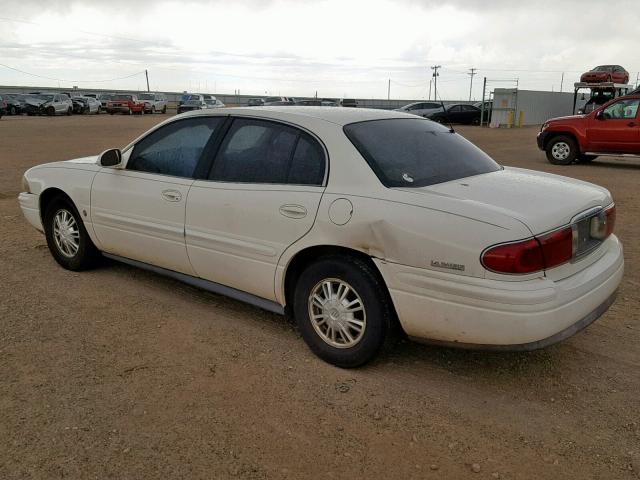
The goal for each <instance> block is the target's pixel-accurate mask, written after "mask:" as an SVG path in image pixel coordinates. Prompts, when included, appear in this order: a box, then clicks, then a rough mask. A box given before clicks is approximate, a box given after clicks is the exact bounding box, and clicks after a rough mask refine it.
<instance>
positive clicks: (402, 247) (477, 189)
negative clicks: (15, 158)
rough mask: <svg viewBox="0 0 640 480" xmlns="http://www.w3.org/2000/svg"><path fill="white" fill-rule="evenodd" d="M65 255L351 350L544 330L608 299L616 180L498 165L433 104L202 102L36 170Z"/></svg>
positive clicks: (583, 316) (343, 356) (56, 248)
mask: <svg viewBox="0 0 640 480" xmlns="http://www.w3.org/2000/svg"><path fill="white" fill-rule="evenodd" d="M23 189H24V192H23V193H21V194H20V197H19V201H20V205H21V207H22V210H23V212H24V215H25V216H26V218H27V219H28V220H29V222H30V223H31V224H32V225H33V226H34V227H35V228H37V229H38V230H40V231H43V232H44V234H45V235H46V238H47V243H48V245H49V248H50V250H51V253H52V255H53V257H54V258H55V260H56V261H57V262H58V263H59V264H60V265H62V266H63V267H65V268H68V269H71V270H82V269H85V268H88V267H91V266H93V265H95V264H96V261H97V260H98V259H99V257H100V255H104V256H107V257H109V258H112V259H117V260H120V261H123V262H125V263H128V264H131V265H135V266H138V267H142V268H146V269H149V270H152V271H154V272H157V273H160V274H165V275H168V276H171V277H174V278H177V279H179V280H182V281H184V282H187V283H190V284H192V285H196V286H199V287H201V288H204V289H207V290H210V291H213V292H217V293H222V294H225V295H228V296H230V297H233V298H237V299H240V300H242V301H245V302H249V303H251V304H254V305H257V306H259V307H261V308H264V309H267V310H270V311H273V312H278V313H281V314H284V313H288V314H292V315H293V316H294V317H295V319H296V321H297V324H298V326H299V328H300V331H301V333H302V336H303V337H304V339H305V341H306V342H307V344H308V345H309V347H310V348H311V349H312V350H313V351H314V352H315V353H316V354H317V355H319V356H320V357H321V358H323V359H325V360H326V361H328V362H331V363H333V364H335V365H338V366H341V367H354V366H358V365H361V364H363V363H364V362H366V361H368V360H369V359H371V358H372V357H374V356H375V354H376V353H377V352H378V350H379V349H380V347H381V346H382V344H383V342H384V340H385V336H386V334H387V331H388V330H389V327H390V326H391V324H392V323H393V322H399V324H400V326H401V327H402V329H403V330H404V331H405V332H406V334H407V335H408V336H409V337H411V338H416V339H422V340H428V341H431V342H438V343H443V344H447V345H458V346H465V347H481V348H485V349H499V350H532V349H537V348H541V347H544V346H547V345H550V344H552V343H555V342H558V341H560V340H563V339H565V338H567V337H568V336H570V335H572V334H574V333H576V332H577V331H579V330H580V329H582V328H584V327H585V326H587V325H589V324H590V323H591V322H593V321H594V320H595V319H596V318H598V317H599V316H600V315H601V314H602V313H603V312H605V311H606V310H607V308H608V307H609V306H610V305H611V303H612V302H613V299H614V296H615V292H616V289H617V287H618V285H619V283H620V280H621V278H622V274H623V255H622V246H621V244H620V242H619V241H618V239H617V238H616V236H615V235H613V234H612V231H613V226H614V222H615V206H614V203H613V200H612V198H611V195H610V193H609V192H608V191H607V190H605V189H604V188H601V187H598V186H596V185H592V184H589V183H585V182H581V181H578V180H573V179H570V178H566V177H560V176H556V175H551V174H546V173H539V172H533V171H528V170H522V169H518V168H508V167H502V166H500V165H498V164H497V163H496V162H495V161H493V160H492V159H491V158H490V157H489V156H487V155H486V154H485V153H483V152H482V151H481V150H479V149H478V148H477V147H475V146H474V145H473V144H471V143H470V142H468V141H467V140H465V139H464V138H462V137H461V136H460V135H458V134H456V133H454V132H452V131H451V130H449V129H448V128H446V127H444V126H442V125H439V124H437V123H435V122H432V121H429V120H426V119H423V118H419V117H416V116H414V115H410V114H405V113H401V112H387V111H380V110H369V109H346V108H345V109H336V108H329V107H326V108H324V107H291V106H286V107H264V108H260V109H255V108H228V109H224V110H202V111H196V112H191V113H187V114H184V115H179V116H176V117H173V118H171V119H169V120H167V121H165V122H163V123H161V124H159V125H158V126H156V127H154V128H153V129H151V130H150V131H148V132H147V133H145V134H144V135H142V136H141V137H139V138H137V139H136V140H134V141H133V142H132V143H131V144H129V145H128V146H126V147H125V148H124V149H122V150H119V149H113V150H107V151H106V152H103V153H102V154H101V155H99V156H93V157H87V158H80V159H76V160H70V161H66V162H54V163H48V164H44V165H40V166H37V167H34V168H32V169H30V170H29V171H27V172H26V173H25V176H24V180H23Z"/></svg>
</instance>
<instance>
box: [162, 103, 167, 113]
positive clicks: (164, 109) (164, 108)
mask: <svg viewBox="0 0 640 480" xmlns="http://www.w3.org/2000/svg"><path fill="white" fill-rule="evenodd" d="M162 113H167V106H166V105H165V106H164V107H162Z"/></svg>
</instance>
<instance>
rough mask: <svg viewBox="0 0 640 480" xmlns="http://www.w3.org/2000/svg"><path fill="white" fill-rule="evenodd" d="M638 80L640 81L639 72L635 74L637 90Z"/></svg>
mask: <svg viewBox="0 0 640 480" xmlns="http://www.w3.org/2000/svg"><path fill="white" fill-rule="evenodd" d="M638 80H640V72H638V73H636V88H638Z"/></svg>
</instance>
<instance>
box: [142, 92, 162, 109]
mask: <svg viewBox="0 0 640 480" xmlns="http://www.w3.org/2000/svg"><path fill="white" fill-rule="evenodd" d="M138 100H140V101H141V102H144V113H156V112H159V113H167V97H166V95H165V94H164V93H140V94H138Z"/></svg>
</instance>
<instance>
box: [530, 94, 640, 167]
mask: <svg viewBox="0 0 640 480" xmlns="http://www.w3.org/2000/svg"><path fill="white" fill-rule="evenodd" d="M639 107H640V95H637V94H634V95H625V96H623V97H618V98H614V99H613V100H611V101H610V102H607V103H606V104H604V105H602V106H601V107H598V108H597V109H596V110H594V111H593V112H591V113H589V114H586V115H572V116H570V117H558V118H552V119H549V120H547V121H546V122H545V123H544V125H542V128H541V129H540V133H538V147H539V148H540V150H544V151H545V152H546V153H547V159H548V160H549V162H551V163H553V164H554V165H569V164H571V163H573V162H574V161H578V162H590V161H591V160H593V159H594V158H596V157H597V156H598V155H619V154H631V155H640V108H639Z"/></svg>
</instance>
